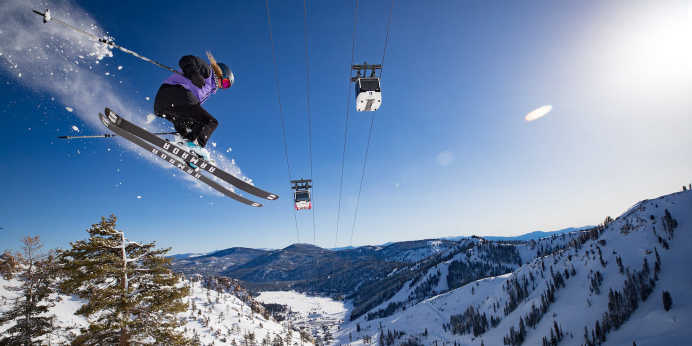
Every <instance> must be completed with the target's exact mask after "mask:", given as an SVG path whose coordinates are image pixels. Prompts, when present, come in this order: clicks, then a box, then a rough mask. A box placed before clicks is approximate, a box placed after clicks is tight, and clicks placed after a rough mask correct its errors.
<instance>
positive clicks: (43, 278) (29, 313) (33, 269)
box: [0, 236, 55, 346]
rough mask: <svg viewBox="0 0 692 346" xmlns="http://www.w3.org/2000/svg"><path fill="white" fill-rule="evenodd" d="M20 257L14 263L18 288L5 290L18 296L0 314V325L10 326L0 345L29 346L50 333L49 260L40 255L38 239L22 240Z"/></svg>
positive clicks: (51, 277)
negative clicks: (12, 323)
mask: <svg viewBox="0 0 692 346" xmlns="http://www.w3.org/2000/svg"><path fill="white" fill-rule="evenodd" d="M22 243H23V246H22V250H23V255H22V256H13V257H14V258H16V259H18V260H17V264H18V267H19V268H20V269H19V275H18V278H19V279H20V280H21V284H20V285H19V286H16V287H8V289H10V290H12V291H16V292H20V293H19V296H18V297H17V298H16V299H15V300H14V304H13V305H12V306H11V307H10V309H9V310H7V311H5V312H4V313H2V314H0V325H3V324H6V323H8V322H14V325H13V326H11V327H10V328H8V329H7V330H5V331H4V332H3V337H2V338H0V345H27V346H28V345H32V344H34V342H36V339H37V338H39V337H41V336H42V335H45V334H48V333H50V332H51V331H52V329H53V328H52V322H53V318H54V316H47V315H46V314H47V313H48V309H49V308H50V307H51V306H53V304H52V303H53V301H52V300H51V299H50V294H51V293H53V291H54V287H53V282H54V278H55V270H54V260H53V257H52V256H49V255H46V254H42V253H40V250H41V247H42V245H41V241H40V240H39V237H38V236H36V237H25V238H24V239H22Z"/></svg>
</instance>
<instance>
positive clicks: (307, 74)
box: [303, 0, 317, 244]
mask: <svg viewBox="0 0 692 346" xmlns="http://www.w3.org/2000/svg"><path fill="white" fill-rule="evenodd" d="M303 36H304V41H305V99H306V100H305V102H306V111H307V117H308V157H309V160H310V179H311V180H312V178H313V177H312V113H311V111H310V56H309V55H308V8H307V0H303ZM310 200H311V202H312V243H313V244H316V243H317V227H316V222H315V207H314V205H315V203H314V201H315V188H314V185H313V188H312V194H311V196H310Z"/></svg>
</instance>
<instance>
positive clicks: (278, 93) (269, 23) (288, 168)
mask: <svg viewBox="0 0 692 346" xmlns="http://www.w3.org/2000/svg"><path fill="white" fill-rule="evenodd" d="M264 3H265V7H266V9H267V27H268V29H269V41H270V42H271V47H272V61H273V62H274V81H275V83H276V97H277V100H278V103H279V119H280V120H281V132H282V135H283V143H284V156H285V158H286V171H287V173H288V180H289V181H290V180H292V178H291V176H292V175H291V164H290V162H289V160H288V142H287V140H286V122H285V120H284V114H283V106H282V104H281V88H280V84H279V65H278V63H277V61H276V49H275V47H274V36H273V35H272V20H271V14H270V11H269V0H265V2H264ZM293 220H294V221H295V225H296V238H297V240H298V242H299V243H300V229H299V227H298V215H297V211H295V210H294V211H293Z"/></svg>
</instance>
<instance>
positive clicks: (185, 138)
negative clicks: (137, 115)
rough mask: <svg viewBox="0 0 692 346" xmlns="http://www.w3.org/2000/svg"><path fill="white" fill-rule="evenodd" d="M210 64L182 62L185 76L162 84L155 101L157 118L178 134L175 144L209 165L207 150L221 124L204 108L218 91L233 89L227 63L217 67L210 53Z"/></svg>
mask: <svg viewBox="0 0 692 346" xmlns="http://www.w3.org/2000/svg"><path fill="white" fill-rule="evenodd" d="M207 57H208V58H209V61H210V63H209V64H207V63H206V62H205V61H204V60H202V59H201V58H199V57H196V56H193V55H186V56H184V57H182V58H180V61H179V62H178V65H180V68H182V70H183V73H182V74H179V73H174V74H172V75H171V76H170V77H168V78H167V79H166V80H164V81H163V84H161V87H160V88H159V91H158V92H157V93H156V99H155V101H154V114H156V115H157V116H159V117H162V118H165V119H166V120H168V121H170V122H171V123H173V126H174V127H175V130H176V131H177V132H178V133H179V135H176V138H175V141H176V142H178V143H180V144H183V145H184V146H186V147H187V148H189V149H190V150H191V151H193V152H194V153H196V154H197V155H199V156H201V157H202V158H203V159H205V160H207V161H210V155H209V151H208V150H207V149H204V147H205V146H206V145H207V141H208V140H209V137H211V134H212V132H214V130H215V129H216V127H217V126H218V125H219V122H218V121H217V120H216V118H214V117H213V116H212V115H211V114H209V112H207V111H206V110H205V109H204V108H202V103H204V101H206V100H207V98H208V97H209V96H211V95H212V94H215V93H216V90H217V89H228V88H230V87H231V85H233V81H234V76H233V72H231V70H230V69H229V68H228V66H227V65H226V64H224V63H217V62H216V60H215V59H214V57H213V56H212V55H211V53H209V52H207Z"/></svg>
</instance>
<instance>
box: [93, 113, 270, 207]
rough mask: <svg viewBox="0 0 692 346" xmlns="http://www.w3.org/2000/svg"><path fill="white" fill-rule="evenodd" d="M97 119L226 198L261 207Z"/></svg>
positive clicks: (105, 118) (117, 127) (139, 139)
mask: <svg viewBox="0 0 692 346" xmlns="http://www.w3.org/2000/svg"><path fill="white" fill-rule="evenodd" d="M99 117H100V119H101V122H102V123H103V124H104V125H105V126H106V127H107V128H108V129H109V130H111V131H113V132H115V133H116V134H117V135H119V136H121V137H123V138H125V139H127V140H129V141H130V142H132V143H134V144H136V145H138V146H140V147H142V148H143V149H144V150H146V151H148V152H150V153H152V154H154V155H156V156H158V157H159V158H161V159H163V160H164V161H166V162H168V163H170V164H171V165H173V166H175V167H177V168H179V169H180V170H181V171H183V172H185V173H187V174H189V175H190V176H192V177H193V178H195V179H197V180H199V181H201V182H203V183H205V184H207V185H209V187H211V188H213V189H214V190H216V191H218V192H220V193H222V194H224V195H225V196H227V197H230V198H232V199H234V200H236V201H238V202H241V203H243V204H246V205H249V206H252V207H261V206H262V204H261V203H258V202H255V201H252V200H249V199H247V198H245V197H243V196H241V195H238V194H236V193H235V192H233V191H231V190H229V189H227V188H225V187H223V186H222V185H221V184H219V183H217V182H215V181H214V180H212V179H210V178H209V177H207V176H205V175H204V174H202V173H201V172H200V170H199V169H194V168H192V167H190V166H189V164H188V163H187V162H185V161H181V160H179V159H177V158H176V157H175V156H173V155H171V154H170V153H168V152H166V151H165V150H164V149H163V148H157V147H156V146H154V145H152V144H150V143H148V142H146V141H145V140H143V139H141V138H139V137H137V136H135V135H133V134H132V133H130V132H128V131H127V130H124V129H122V128H120V127H119V126H117V125H116V124H115V122H113V121H112V120H113V119H112V118H110V117H106V116H105V115H103V114H101V113H99Z"/></svg>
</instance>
